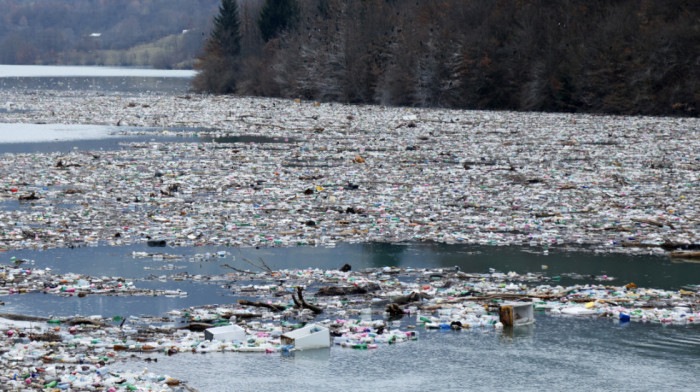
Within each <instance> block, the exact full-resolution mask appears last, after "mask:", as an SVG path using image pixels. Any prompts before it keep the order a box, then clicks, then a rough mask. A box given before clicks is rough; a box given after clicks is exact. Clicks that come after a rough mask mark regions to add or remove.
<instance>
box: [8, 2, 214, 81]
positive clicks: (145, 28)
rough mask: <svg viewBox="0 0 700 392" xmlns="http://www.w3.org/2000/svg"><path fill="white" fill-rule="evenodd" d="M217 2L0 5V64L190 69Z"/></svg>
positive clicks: (27, 3)
mask: <svg viewBox="0 0 700 392" xmlns="http://www.w3.org/2000/svg"><path fill="white" fill-rule="evenodd" d="M219 2H220V0H41V1H28V0H0V10H2V11H0V63H3V64H59V65H119V66H148V67H154V68H192V66H193V63H194V59H195V58H196V56H197V55H198V54H199V53H200V51H201V49H202V45H203V43H204V41H205V40H206V37H207V36H208V33H209V30H210V29H211V18H212V16H213V15H214V14H215V13H216V10H217V7H218V5H219Z"/></svg>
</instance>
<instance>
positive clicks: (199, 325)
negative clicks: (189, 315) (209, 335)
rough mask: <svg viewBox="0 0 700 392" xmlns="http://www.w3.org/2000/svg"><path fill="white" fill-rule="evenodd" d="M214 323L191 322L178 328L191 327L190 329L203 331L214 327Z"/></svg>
mask: <svg viewBox="0 0 700 392" xmlns="http://www.w3.org/2000/svg"><path fill="white" fill-rule="evenodd" d="M213 326H214V325H213V324H207V323H190V324H187V325H185V326H182V327H178V328H177V329H189V330H190V331H193V332H202V331H204V330H205V329H208V328H212V327H213Z"/></svg>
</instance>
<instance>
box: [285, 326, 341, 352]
mask: <svg viewBox="0 0 700 392" xmlns="http://www.w3.org/2000/svg"><path fill="white" fill-rule="evenodd" d="M281 340H282V344H283V345H291V346H294V349H295V350H311V349H316V348H326V347H330V346H331V337H330V332H329V331H328V328H325V327H323V326H320V325H317V324H311V325H307V326H305V327H304V328H299V329H296V330H294V331H291V332H287V333H285V334H283V335H282V338H281Z"/></svg>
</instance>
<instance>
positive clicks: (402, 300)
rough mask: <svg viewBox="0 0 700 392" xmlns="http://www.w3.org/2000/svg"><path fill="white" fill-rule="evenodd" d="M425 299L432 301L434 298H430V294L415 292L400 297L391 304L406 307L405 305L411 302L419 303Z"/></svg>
mask: <svg viewBox="0 0 700 392" xmlns="http://www.w3.org/2000/svg"><path fill="white" fill-rule="evenodd" d="M423 298H427V299H430V298H432V297H431V296H429V295H428V294H424V293H417V292H415V291H413V292H411V294H407V295H400V296H398V297H396V298H394V299H393V300H392V301H391V302H392V303H395V304H397V305H405V304H407V303H410V302H418V301H420V300H422V299H423Z"/></svg>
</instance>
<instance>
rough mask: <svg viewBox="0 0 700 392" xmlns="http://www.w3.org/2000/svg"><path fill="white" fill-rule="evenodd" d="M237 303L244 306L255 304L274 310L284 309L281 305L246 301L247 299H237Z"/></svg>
mask: <svg viewBox="0 0 700 392" xmlns="http://www.w3.org/2000/svg"><path fill="white" fill-rule="evenodd" d="M238 303H239V304H241V305H244V306H257V307H260V308H268V309H271V310H274V311H275V312H281V311H283V310H285V309H286V308H285V307H284V306H282V305H276V304H268V303H267V302H256V301H248V300H247V299H239V300H238Z"/></svg>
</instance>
